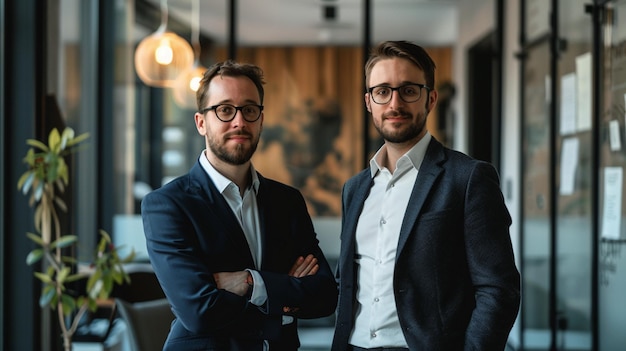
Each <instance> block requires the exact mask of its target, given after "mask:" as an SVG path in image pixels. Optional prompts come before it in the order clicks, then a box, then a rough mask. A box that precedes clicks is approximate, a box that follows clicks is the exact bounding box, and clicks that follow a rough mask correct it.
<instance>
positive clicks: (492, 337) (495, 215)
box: [464, 162, 520, 350]
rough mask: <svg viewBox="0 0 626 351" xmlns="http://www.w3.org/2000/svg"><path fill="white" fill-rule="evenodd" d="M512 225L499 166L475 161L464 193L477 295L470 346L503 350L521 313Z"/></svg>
mask: <svg viewBox="0 0 626 351" xmlns="http://www.w3.org/2000/svg"><path fill="white" fill-rule="evenodd" d="M510 225H511V217H510V215H509V212H508V210H507V208H506V205H505V203H504V199H503V196H502V192H501V190H500V185H499V179H498V175H497V173H496V171H495V169H494V168H493V166H491V165H489V164H487V163H484V162H478V163H476V167H474V169H473V170H472V173H471V175H470V177H469V183H468V185H467V189H466V196H465V219H464V226H465V247H466V251H467V259H468V265H469V269H470V275H471V280H472V284H473V286H474V290H475V298H476V307H475V309H474V311H473V313H472V316H471V320H470V323H469V326H468V328H467V331H466V335H465V336H466V345H465V349H466V350H495V349H503V348H504V346H505V344H506V340H507V338H508V335H509V332H510V330H511V327H512V326H513V323H514V322H515V318H516V317H517V313H518V310H519V305H520V275H519V272H518V270H517V268H516V266H515V260H514V257H513V249H512V245H511V238H510V234H509V226H510Z"/></svg>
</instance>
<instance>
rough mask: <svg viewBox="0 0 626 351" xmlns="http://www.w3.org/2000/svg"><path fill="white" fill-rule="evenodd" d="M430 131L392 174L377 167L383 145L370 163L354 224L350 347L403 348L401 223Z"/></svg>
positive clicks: (383, 152) (398, 164)
mask: <svg viewBox="0 0 626 351" xmlns="http://www.w3.org/2000/svg"><path fill="white" fill-rule="evenodd" d="M430 139H431V136H430V134H429V133H426V135H425V136H424V137H423V138H422V139H421V140H420V141H419V142H418V143H417V144H416V145H415V146H413V147H412V148H411V149H410V150H409V151H408V152H407V153H406V154H404V155H403V156H402V157H400V158H399V159H398V161H397V163H396V170H395V172H394V173H393V174H392V173H391V172H390V171H389V170H388V169H387V168H385V167H381V166H380V165H381V164H383V162H382V161H383V160H384V158H385V157H387V155H386V146H385V145H383V146H382V147H381V148H380V149H379V150H378V152H377V153H376V155H374V157H373V158H372V160H371V161H370V171H371V174H372V178H373V180H374V185H373V186H372V188H371V190H370V193H369V196H368V197H367V199H366V200H365V203H364V205H363V211H362V212H361V215H360V217H359V220H358V223H357V228H356V248H355V249H356V251H355V252H356V257H355V262H356V264H357V275H358V279H357V281H358V284H357V296H356V299H357V308H356V318H355V322H354V327H353V329H352V333H351V335H350V339H349V342H350V344H351V345H354V346H358V347H363V348H375V347H407V343H406V339H405V337H404V334H403V333H402V328H401V326H400V321H399V319H398V313H397V311H396V301H395V296H394V294H393V275H394V269H395V260H396V250H397V246H398V238H399V236H400V227H401V226H402V221H403V219H404V214H405V212H406V208H407V206H408V203H409V198H410V196H411V192H412V190H413V186H414V185H415V180H416V179H417V174H418V170H419V167H420V164H421V163H422V160H423V159H424V155H425V154H426V148H427V147H428V143H429V142H430Z"/></svg>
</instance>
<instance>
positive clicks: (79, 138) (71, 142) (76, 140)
mask: <svg viewBox="0 0 626 351" xmlns="http://www.w3.org/2000/svg"><path fill="white" fill-rule="evenodd" d="M87 138H89V133H83V134H80V135H79V136H77V137H76V138H73V139H72V140H69V141H68V143H67V146H68V147H70V146H74V145H76V144H78V143H80V142H82V141H84V140H87Z"/></svg>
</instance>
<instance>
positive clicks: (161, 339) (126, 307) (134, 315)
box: [115, 298, 174, 351]
mask: <svg viewBox="0 0 626 351" xmlns="http://www.w3.org/2000/svg"><path fill="white" fill-rule="evenodd" d="M115 306H116V308H117V312H118V314H119V316H120V317H121V318H122V320H124V322H125V323H126V326H127V334H128V340H129V343H130V347H131V350H133V351H155V350H162V349H163V344H164V343H165V340H166V339H167V334H168V333H169V331H170V324H171V323H172V321H173V320H174V314H173V313H172V310H171V309H170V304H169V302H168V301H167V299H158V300H150V301H142V302H135V303H131V302H128V301H124V300H122V299H119V298H116V299H115Z"/></svg>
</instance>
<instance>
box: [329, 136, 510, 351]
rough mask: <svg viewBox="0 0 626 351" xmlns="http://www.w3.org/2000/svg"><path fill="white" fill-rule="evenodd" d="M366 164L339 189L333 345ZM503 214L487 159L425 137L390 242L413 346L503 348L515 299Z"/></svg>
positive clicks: (346, 291) (352, 296)
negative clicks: (394, 242) (396, 235)
mask: <svg viewBox="0 0 626 351" xmlns="http://www.w3.org/2000/svg"><path fill="white" fill-rule="evenodd" d="M372 184H373V181H372V177H371V174H370V170H369V169H366V170H364V171H362V172H361V173H359V174H358V175H356V176H355V177H353V178H351V179H350V180H349V181H348V182H347V183H346V184H345V186H344V189H343V195H342V202H343V219H342V231H341V255H340V261H339V265H338V270H337V279H338V281H339V291H340V293H339V305H338V309H337V325H336V329H335V335H334V339H333V347H332V350H333V351H340V350H346V347H347V344H348V338H349V336H350V332H351V330H352V327H353V318H354V314H355V307H356V306H355V304H356V303H355V301H356V290H357V282H356V272H355V269H354V267H355V261H354V257H355V233H356V225H357V222H358V219H359V215H360V213H361V211H362V209H363V203H364V201H365V199H366V198H367V196H368V193H369V191H370V188H371V186H372ZM510 225H511V217H510V215H509V212H508V210H507V209H506V206H505V204H504V199H503V197H502V192H501V190H500V186H499V179H498V175H497V173H496V171H495V169H494V168H493V166H491V165H490V164H488V163H485V162H481V161H477V160H474V159H471V158H469V157H468V156H466V155H464V154H462V153H459V152H456V151H453V150H450V149H447V148H445V147H443V146H442V145H441V144H440V143H439V142H438V141H436V140H435V139H434V138H433V139H432V140H431V142H430V144H429V146H428V148H427V151H426V155H425V157H424V160H423V162H422V164H421V166H420V169H419V173H418V176H417V179H416V181H415V185H414V187H413V191H412V193H411V197H410V200H409V204H408V207H407V209H406V214H405V217H404V220H403V223H402V227H401V230H400V237H399V241H398V247H397V253H396V263H395V273H394V277H393V291H394V295H395V299H396V308H397V311H398V317H399V319H400V325H401V326H402V332H403V333H404V336H405V338H406V341H407V343H408V346H409V349H410V350H411V351H418V350H428V351H436V350H442V351H443V350H445V351H450V350H481V351H486V350H503V349H504V347H505V344H506V340H507V338H508V334H509V332H510V329H511V327H512V325H513V322H514V321H515V318H516V317H517V313H518V309H519V303H520V276H519V272H518V271H517V268H516V266H515V262H514V258H513V250H512V246H511V239H510V235H509V226H510Z"/></svg>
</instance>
